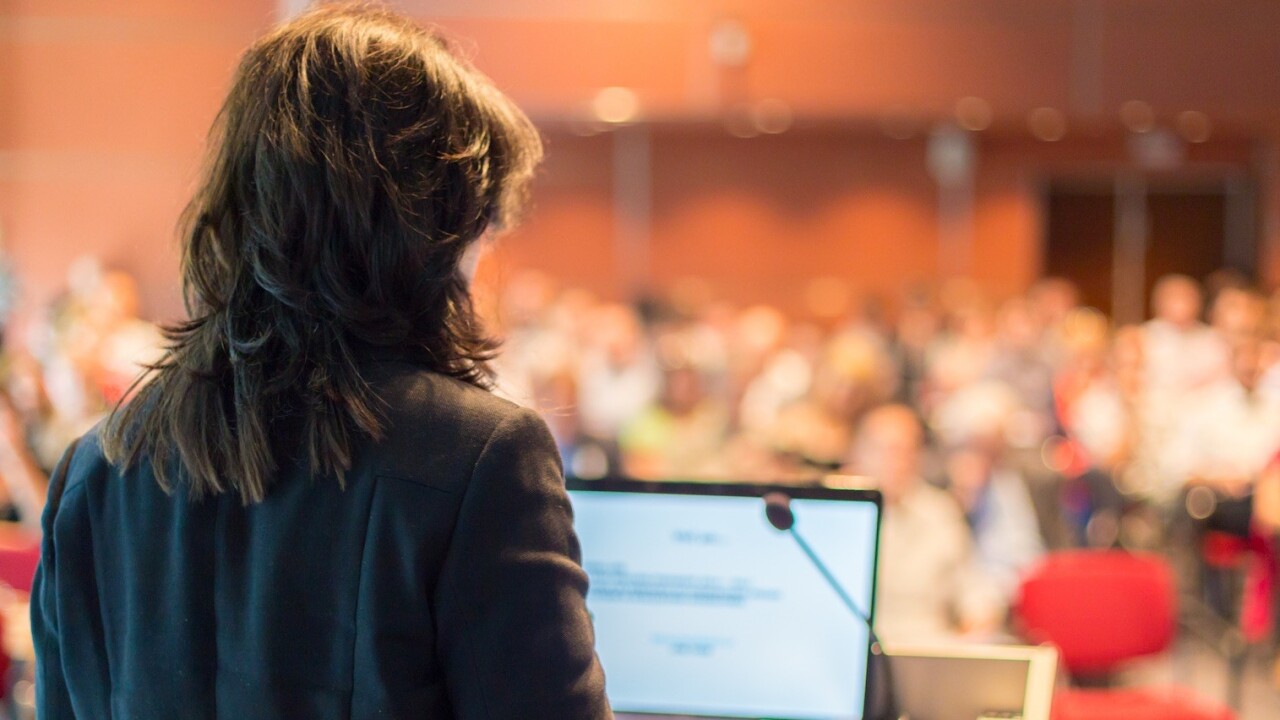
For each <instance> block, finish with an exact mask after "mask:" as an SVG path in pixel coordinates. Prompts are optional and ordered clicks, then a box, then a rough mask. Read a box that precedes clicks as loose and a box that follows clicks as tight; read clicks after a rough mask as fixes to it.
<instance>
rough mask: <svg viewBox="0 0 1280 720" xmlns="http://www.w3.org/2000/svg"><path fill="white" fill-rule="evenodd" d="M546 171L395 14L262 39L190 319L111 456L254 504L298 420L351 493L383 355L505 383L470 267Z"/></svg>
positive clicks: (207, 221) (216, 182) (531, 133)
mask: <svg viewBox="0 0 1280 720" xmlns="http://www.w3.org/2000/svg"><path fill="white" fill-rule="evenodd" d="M540 157H541V145H540V143H539V140H538V136H537V133H536V131H535V130H534V129H533V127H532V126H531V124H530V123H529V121H528V119H527V118H526V117H525V116H524V115H523V114H522V113H521V112H520V110H519V109H518V108H516V107H515V105H513V104H512V103H511V101H510V100H508V99H507V98H506V97H505V96H503V95H502V94H501V93H500V92H498V91H497V90H496V89H495V88H494V87H493V86H492V85H491V84H490V83H489V81H488V80H487V79H485V78H484V77H483V76H482V75H480V74H479V73H477V72H476V71H474V70H473V69H471V68H470V67H469V66H467V65H466V64H465V63H463V62H462V61H460V60H458V59H457V58H456V57H455V56H454V55H453V54H452V53H450V51H449V49H448V48H447V46H446V45H445V44H444V42H443V41H441V40H440V39H439V38H438V37H436V36H435V35H433V34H431V33H430V32H428V31H426V30H424V29H422V28H420V27H418V26H417V25H414V24H413V23H411V22H409V21H407V20H405V19H403V18H401V17H399V16H397V15H394V14H392V13H390V12H388V11H385V10H381V9H376V8H369V7H365V6H329V7H321V8H319V9H316V10H313V11H311V12H308V13H306V14H304V15H301V16H299V17H297V18H296V19H294V20H292V21H290V22H288V23H286V24H284V25H282V26H281V27H279V28H277V29H276V30H274V31H273V32H271V33H270V34H268V35H267V36H266V37H264V38H262V39H261V40H259V41H258V42H257V43H255V44H254V45H253V46H252V47H251V48H249V50H248V51H247V52H246V53H245V55H244V57H243V59H242V61H241V63H240V66H239V68H238V70H237V72H236V75H235V79H234V82H233V85H232V88H231V91H230V93H229V95H228V97H227V100H226V102H225V104H224V106H223V108H222V111H221V113H220V114H219V117H218V121H217V122H216V123H215V126H214V129H213V131H212V133H211V136H210V157H209V159H208V164H207V168H206V171H205V175H204V177H203V180H202V184H201V186H200V188H199V189H198V191H197V193H196V195H195V197H194V198H193V200H192V201H191V203H190V205H189V206H188V208H187V212H186V215H185V218H184V227H183V237H182V240H183V266H182V276H183V289H184V294H185V300H186V304H187V311H188V313H189V316H190V318H189V320H187V321H186V322H184V323H181V324H179V325H177V326H175V327H172V328H170V329H169V330H168V334H169V339H170V341H171V347H170V349H169V351H168V353H167V354H166V356H165V358H164V360H163V361H161V362H160V363H159V364H158V365H157V366H156V367H155V368H154V369H153V372H152V373H151V377H150V379H149V381H147V382H146V383H145V384H143V385H141V386H140V388H139V389H138V391H137V393H136V396H135V397H134V399H133V400H131V401H130V402H129V403H128V404H126V405H124V406H122V407H120V408H118V409H117V411H116V412H115V414H114V415H113V416H112V418H111V420H110V421H109V422H108V424H107V426H106V429H105V432H104V448H105V449H106V452H107V455H108V457H109V458H111V460H112V461H114V462H118V463H121V464H123V465H126V466H128V465H130V464H133V463H136V462H139V461H141V460H143V459H146V460H148V461H149V462H150V463H151V465H152V467H153V471H154V473H155V474H156V477H157V479H158V480H159V482H160V483H161V485H162V486H164V487H166V488H169V487H172V485H173V484H174V483H173V481H174V479H175V478H174V477H173V475H174V473H173V470H175V469H177V468H181V473H180V476H181V478H182V480H183V483H184V484H186V485H187V486H188V487H187V490H188V492H189V493H190V494H191V495H192V496H195V497H198V496H201V495H206V494H211V493H218V492H223V491H228V490H230V491H236V492H238V493H239V494H240V495H241V497H242V498H243V499H244V501H245V502H252V501H256V500H260V499H261V498H262V497H263V496H264V495H265V493H266V491H267V490H268V488H269V485H270V481H271V477H272V475H273V473H274V471H275V469H276V467H277V454H278V452H279V451H280V450H281V449H279V448H273V446H272V444H271V439H272V436H273V431H274V429H275V426H276V425H278V424H279V423H281V422H290V423H293V424H295V425H296V426H297V427H299V428H301V436H300V437H301V438H302V446H303V448H304V449H305V454H306V456H307V458H308V460H309V462H310V464H311V468H312V471H313V472H314V473H316V474H321V475H333V476H336V477H337V478H338V479H339V480H340V481H341V479H342V477H343V474H344V472H345V471H347V470H348V469H349V468H350V466H351V462H352V452H353V450H354V448H355V445H356V443H357V442H358V441H359V439H360V438H361V437H362V436H367V437H372V438H377V437H379V436H380V434H381V433H382V431H383V427H382V425H383V422H384V420H383V418H382V417H381V414H380V412H379V409H378V400H377V399H376V398H375V396H374V394H373V392H372V389H371V388H370V387H369V385H368V384H367V383H366V382H365V380H364V378H363V377H362V374H361V363H360V362H359V359H360V357H361V356H362V355H363V354H364V353H366V352H367V351H368V350H369V349H371V348H374V349H376V348H395V349H396V350H397V351H398V353H400V354H407V355H408V356H410V357H411V358H413V359H415V360H416V361H418V362H420V363H421V364H423V365H425V366H426V367H429V368H431V369H433V370H435V371H437V372H440V373H443V374H446V375H450V376H453V377H456V378H458V379H461V380H463V381H466V382H470V383H473V384H476V385H481V386H483V385H485V384H487V381H488V378H489V375H488V368H487V365H486V362H487V361H488V360H489V359H490V358H491V357H492V354H493V352H494V349H495V347H496V344H495V343H494V342H493V341H492V340H491V339H490V338H489V337H488V336H486V335H485V333H484V331H483V329H482V327H481V325H480V323H479V322H478V320H477V319H476V317H475V314H474V311H473V309H472V305H471V300H470V295H469V292H468V283H467V279H466V277H465V276H464V273H463V272H462V271H461V270H460V263H461V261H462V257H463V254H464V253H465V252H466V251H467V249H468V248H470V247H471V246H472V245H473V244H474V243H475V242H477V240H479V239H480V237H481V236H482V235H483V234H484V233H485V232H486V230H488V229H489V228H492V227H497V226H503V225H507V224H509V223H510V222H511V221H512V220H513V216H514V215H515V213H516V212H517V211H518V209H519V206H520V204H521V201H522V200H523V196H524V193H525V190H526V188H527V185H528V181H529V179H530V177H531V176H532V173H533V169H534V167H535V166H536V165H537V162H538V160H539V159H540Z"/></svg>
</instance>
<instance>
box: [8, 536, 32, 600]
mask: <svg viewBox="0 0 1280 720" xmlns="http://www.w3.org/2000/svg"><path fill="white" fill-rule="evenodd" d="M39 564H40V541H39V540H38V539H36V540H31V541H29V542H27V543H24V544H12V545H11V544H8V543H7V542H0V584H4V585H8V586H9V587H11V588H13V589H14V590H20V591H22V592H24V593H29V592H31V584H32V581H33V580H35V575H36V566H37V565H39Z"/></svg>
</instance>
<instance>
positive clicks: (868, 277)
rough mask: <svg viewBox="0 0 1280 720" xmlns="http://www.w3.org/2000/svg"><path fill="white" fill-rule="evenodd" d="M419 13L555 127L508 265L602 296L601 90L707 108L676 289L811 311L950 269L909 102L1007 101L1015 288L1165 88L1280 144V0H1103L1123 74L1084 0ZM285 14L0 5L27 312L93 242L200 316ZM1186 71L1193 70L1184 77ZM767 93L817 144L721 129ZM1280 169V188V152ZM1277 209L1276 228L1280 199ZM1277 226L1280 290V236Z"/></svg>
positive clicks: (685, 134) (4, 122)
mask: <svg viewBox="0 0 1280 720" xmlns="http://www.w3.org/2000/svg"><path fill="white" fill-rule="evenodd" d="M399 4H400V5H402V6H404V7H408V8H410V9H412V10H413V11H415V12H417V13H418V14H419V15H421V16H422V17H424V18H428V19H435V20H438V21H439V22H440V23H441V24H442V25H444V26H445V27H446V28H447V29H448V31H449V33H450V34H451V35H453V36H454V37H458V38H461V39H462V40H463V42H462V46H463V47H464V48H468V52H470V53H472V54H473V55H474V57H475V59H476V62H477V63H478V64H479V66H480V67H481V68H482V69H483V70H485V71H486V72H489V73H490V74H491V75H492V76H493V77H494V78H495V80H496V81H497V82H498V83H499V85H501V86H502V87H504V88H506V89H508V90H509V91H511V92H512V93H513V94H514V95H515V96H516V97H517V98H518V99H520V100H521V101H522V102H524V103H525V104H526V105H527V106H528V107H530V108H531V110H532V111H533V112H534V113H535V114H537V115H539V116H541V117H543V118H544V120H547V121H548V122H547V123H546V125H547V127H548V128H549V130H548V136H549V141H550V142H549V147H548V152H549V156H548V161H547V165H546V167H545V168H544V170H543V173H542V176H541V180H540V182H539V185H538V188H537V191H536V195H535V198H534V207H533V208H532V210H531V212H530V214H529V217H528V221H527V223H526V224H525V225H524V226H523V227H522V228H520V229H519V230H518V231H517V232H515V233H514V234H512V235H511V236H510V237H508V238H507V239H506V240H505V241H504V242H503V243H502V244H501V245H500V246H499V249H498V251H497V253H496V256H495V260H494V262H491V263H490V264H489V265H490V272H493V273H497V274H498V275H499V276H501V275H502V274H503V273H509V272H510V270H511V268H514V267H517V266H531V267H537V268H542V269H545V270H547V271H549V272H552V273H553V274H555V275H557V276H558V277H560V278H562V279H563V280H564V281H565V282H566V283H567V284H570V285H575V286H582V287H587V288H590V289H593V290H595V291H597V292H599V293H601V294H603V295H613V296H617V295H619V294H620V293H621V292H623V289H622V288H623V283H622V279H623V278H624V277H626V276H627V274H628V273H629V272H633V271H634V268H632V267H625V266H624V263H627V262H629V261H628V260H626V259H625V258H621V257H619V254H618V250H617V245H616V241H615V236H616V234H617V225H618V218H617V217H616V207H615V204H614V197H613V193H612V184H613V181H614V166H613V163H614V158H613V147H612V143H613V136H612V135H610V134H603V135H598V136H595V137H589V138H581V137H577V136H574V135H572V134H570V133H568V132H566V131H565V129H564V128H565V125H564V124H563V123H562V122H559V121H557V120H556V118H564V117H568V116H572V115H574V114H577V113H580V112H581V111H582V106H583V104H584V103H585V102H586V101H587V100H588V99H589V98H590V97H591V96H592V94H593V93H594V92H595V91H596V90H597V89H598V88H600V87H602V86H605V85H615V84H621V85H633V86H635V87H636V88H637V90H638V91H639V92H640V95H641V99H642V100H643V101H644V102H645V103H646V104H645V108H646V109H647V110H649V111H651V112H653V113H654V114H655V115H659V116H661V115H667V116H671V117H686V118H689V117H701V118H703V120H702V121H699V122H696V123H692V124H687V123H686V124H680V123H671V122H666V123H661V124H658V125H656V126H654V128H653V129H652V170H653V195H652V210H653V215H652V220H651V226H650V231H651V237H652V244H651V248H650V256H649V262H648V266H649V267H648V270H649V272H650V274H651V277H652V279H653V283H654V284H655V285H656V286H658V287H664V286H668V285H670V284H672V283H674V282H676V281H677V280H679V279H680V278H682V277H686V276H702V277H704V278H706V279H708V280H709V281H710V282H711V283H712V285H713V286H714V287H715V288H716V289H717V290H718V291H719V292H720V293H721V294H723V295H724V296H727V297H729V298H731V299H735V300H739V301H742V302H747V301H752V300H768V301H773V302H778V303H779V304H782V305H784V306H786V307H789V308H793V309H794V308H797V307H798V306H799V302H800V300H799V290H800V285H801V284H802V283H803V282H805V281H806V280H808V279H809V278H811V277H816V276H838V277H843V278H846V279H848V280H850V281H851V282H853V283H854V284H856V285H857V286H858V287H859V288H861V289H863V290H866V291H871V292H877V293H887V294H893V293H896V292H897V291H898V290H899V289H900V288H901V286H903V285H904V284H906V283H909V282H913V281H916V280H919V279H925V278H930V277H932V276H933V275H934V274H936V272H937V268H938V264H939V256H938V240H937V201H938V200H937V192H936V189H935V187H934V185H933V183H932V181H931V180H930V178H929V176H928V174H927V173H926V170H925V160H924V157H925V150H924V141H923V140H922V139H920V138H916V139H914V140H908V141H892V140H889V139H887V138H885V137H883V136H882V135H881V134H880V133H879V131H878V129H877V126H876V124H875V122H874V118H875V115H876V113H879V112H883V111H885V110H887V109H888V108H889V107H891V106H894V105H899V104H905V105H909V106H911V107H914V108H916V109H918V110H920V111H922V112H929V113H935V114H936V113H946V112H949V110H950V108H951V107H952V105H953V104H954V102H955V99H956V98H957V97H959V96H962V95H968V94H979V95H982V96H984V97H986V98H987V99H989V100H990V101H991V103H992V106H993V108H994V109H995V111H996V126H997V128H996V130H995V131H992V132H989V133H986V134H984V135H983V136H982V137H981V139H980V141H979V142H980V155H979V168H980V170H979V175H978V178H977V194H976V197H975V205H974V223H975V224H974V252H975V255H974V270H973V272H974V275H976V276H977V277H978V278H979V279H981V280H982V281H984V282H985V283H986V284H988V285H989V286H991V287H992V288H993V289H994V290H996V291H997V292H999V293H1005V292H1011V291H1013V290H1016V289H1017V288H1019V287H1021V286H1023V285H1025V284H1026V283H1027V282H1029V281H1030V280H1031V279H1032V278H1033V277H1034V276H1035V274H1036V272H1037V271H1038V268H1039V241H1040V238H1039V233H1040V230H1039V224H1040V219H1039V208H1038V204H1037V188H1038V182H1039V180H1040V179H1041V178H1042V177H1043V176H1044V175H1045V174H1046V173H1050V172H1056V171H1059V170H1061V169H1063V168H1072V167H1075V166H1076V165H1085V166H1087V167H1090V168H1093V169H1094V170H1096V169H1097V168H1098V167H1103V166H1106V165H1107V164H1108V163H1111V164H1113V165H1114V164H1115V163H1116V162H1118V158H1122V156H1123V146H1122V145H1120V144H1119V143H1118V142H1117V141H1116V140H1115V138H1114V135H1115V131H1116V127H1117V126H1118V122H1117V121H1116V120H1115V118H1114V110H1115V106H1116V105H1117V104H1118V103H1119V102H1121V101H1122V100H1124V99H1129V98H1131V97H1145V98H1147V99H1149V100H1151V102H1152V103H1153V104H1154V105H1155V106H1156V110H1157V112H1158V114H1160V115H1161V117H1162V119H1163V120H1164V121H1167V120H1168V118H1169V117H1170V113H1173V112H1176V111H1177V110H1181V109H1184V108H1187V107H1198V108H1201V109H1204V110H1205V111H1206V112H1209V113H1210V114H1211V115H1212V116H1213V117H1214V119H1215V123H1216V124H1217V127H1218V134H1219V136H1223V135H1231V134H1232V133H1234V136H1235V137H1246V138H1250V137H1259V136H1262V135H1264V134H1266V133H1267V132H1269V131H1267V130H1265V128H1267V127H1269V126H1268V123H1270V122H1272V121H1273V120H1275V116H1276V115H1277V110H1280V94H1278V93H1280V80H1277V81H1276V82H1271V81H1270V80H1269V79H1268V78H1271V76H1273V75H1275V74H1276V73H1277V72H1280V70H1278V69H1280V34H1277V33H1274V32H1272V31H1271V28H1273V27H1274V26H1275V23H1273V22H1270V21H1269V19H1274V20H1276V21H1277V22H1280V6H1276V5H1275V4H1274V3H1269V2H1262V0H1242V2H1241V3H1238V4H1232V5H1231V6H1230V7H1229V8H1228V7H1227V6H1219V5H1216V4H1215V5H1214V8H1215V9H1214V12H1213V13H1212V15H1211V17H1207V18H1206V17H1203V14H1204V13H1203V10H1204V8H1205V7H1207V6H1208V5H1207V4H1206V3H1204V2H1196V1H1195V0H1169V2H1165V3H1160V4H1158V12H1157V9H1156V6H1155V5H1153V6H1152V7H1151V8H1147V7H1146V6H1145V5H1141V6H1139V5H1136V4H1132V3H1100V4H1099V5H1098V7H1101V8H1103V10H1104V12H1103V13H1102V16H1101V18H1100V20H1098V22H1100V23H1101V25H1100V27H1102V28H1103V30H1104V32H1103V33H1102V38H1103V40H1104V42H1103V43H1102V45H1101V46H1100V47H1099V48H1098V49H1097V52H1098V55H1097V57H1096V58H1095V59H1096V60H1099V61H1100V62H1101V64H1100V65H1098V64H1090V63H1089V62H1084V63H1083V65H1082V64H1080V60H1079V58H1080V57H1082V55H1081V53H1083V56H1089V51H1082V50H1081V49H1080V47H1081V45H1080V44H1079V43H1078V42H1077V41H1076V39H1073V38H1074V36H1073V35H1072V34H1071V33H1072V31H1071V27H1072V24H1071V22H1067V21H1069V20H1070V19H1071V15H1070V12H1069V8H1070V7H1072V6H1073V4H1072V3H1067V2H1065V1H1063V0H1046V2H1044V3H1032V4H1027V3H1010V2H1004V1H1001V0H978V1H976V2H973V3H966V4H965V8H966V9H963V10H961V9H958V7H957V6H956V5H954V4H952V3H948V2H945V1H944V0H857V1H856V2H855V1H854V0H849V1H848V2H845V1H844V0H795V2H793V3H787V4H784V5H780V4H778V3H776V2H765V1H764V0H719V1H717V2H708V3H705V4H702V5H699V8H700V9H699V10H698V12H697V13H693V14H690V11H689V4H688V3H687V2H685V1H684V0H643V1H642V0H634V1H633V2H620V3H607V4H601V3H598V2H595V1H594V0H540V2H538V3H527V2H517V1H516V0H465V1H464V0H432V2H426V0H403V1H402V2H401V3H399ZM276 6H277V2H276V1H275V0H219V1H218V2H212V1H209V2H194V1H193V2H173V1H172V0H115V1H113V2H110V3H104V2H101V1H100V0H0V228H3V230H4V232H5V234H6V243H7V245H8V247H9V249H10V252H11V253H12V255H13V256H14V259H15V260H16V261H17V263H18V267H19V271H20V273H21V274H22V281H23V283H24V286H25V290H26V291H27V295H28V297H29V299H31V300H32V301H35V302H40V301H43V300H45V299H47V298H49V297H50V296H52V295H53V294H55V293H56V292H58V291H59V290H60V288H61V287H62V285H63V277H64V274H65V270H66V267H67V265H68V263H69V262H70V261H71V260H72V259H73V258H75V257H76V256H78V255H80V254H96V255H99V256H101V257H103V258H104V260H105V261H106V262H107V263H108V264H111V265H114V266H118V267H122V268H124V269H127V270H130V271H133V272H134V273H136V274H137V275H138V277H139V278H140V279H141V281H142V291H143V300H144V303H145V308H146V309H147V310H148V312H149V313H150V314H151V315H153V316H158V317H173V316H175V315H177V314H178V313H179V312H180V307H179V301H178V288H177V278H176V265H177V258H176V253H175V252H174V234H173V229H174V223H175V221H176V219H177V215H178V213H179V211H180V209H181V207H182V205H183V203H184V202H185V200H186V198H187V197H188V195H189V193H190V190H191V183H192V180H193V178H194V174H195V169H196V167H197V163H198V160H199V154H200V148H201V145H202V141H203V137H204V133H205V131H206V129H207V127H208V125H209V123H210V122H211V120H212V119H213V116H214V114H215V112H216V110H217V107H218V104H219V102H220V100H221V97H222V95H223V93H224V91H225V89H226V87H227V83H228V80H229V78H230V74H231V71H232V68H233V66H234V63H235V60H236V58H237V56H238V55H239V53H240V52H241V50H242V49H243V47H244V46H245V45H247V44H248V43H249V42H250V41H251V39H252V38H253V37H255V36H256V35H257V34H258V33H260V32H261V31H262V30H263V29H264V28H265V27H267V26H268V25H269V24H270V22H271V21H272V20H273V18H274V17H275V11H276ZM784 7H785V9H783V8H784ZM724 16H733V17H737V18H739V19H741V20H742V21H743V23H744V24H745V25H746V26H747V27H748V29H749V30H750V31H751V33H752V37H753V40H754V42H755V50H754V53H753V59H752V60H751V62H750V63H749V64H748V66H747V67H746V68H745V69H742V70H740V71H721V70H716V69H715V68H714V67H712V66H711V65H710V63H709V60H708V58H707V55H706V42H707V31H708V28H709V27H710V24H711V23H712V21H713V20H715V19H716V18H718V17H724ZM1064 23H1065V24H1064ZM1086 46H1087V44H1086ZM1086 50H1087V47H1086ZM1087 59H1088V57H1086V60H1087ZM1166 60H1167V61H1169V62H1173V63H1175V64H1174V65H1169V66H1168V67H1176V68H1178V71H1177V72H1166V71H1164V70H1161V68H1162V67H1166V65H1164V64H1163V63H1165V61H1166ZM1273 60H1274V62H1273ZM1246 79H1247V80H1248V81H1246ZM1272 79H1274V78H1272ZM1091 93H1092V94H1093V95H1095V96H1096V99H1097V100H1098V102H1099V103H1100V105H1099V107H1098V108H1097V111H1098V112H1100V113H1102V114H1103V115H1104V116H1105V117H1103V118H1102V119H1101V120H1097V119H1095V120H1094V121H1093V122H1094V123H1095V124H1098V123H1101V124H1102V125H1104V126H1106V127H1103V128H1102V131H1103V138H1102V139H1096V138H1091V137H1089V136H1088V134H1087V132H1085V131H1082V130H1081V128H1080V127H1079V126H1078V125H1077V124H1076V123H1075V118H1074V116H1073V118H1072V121H1073V125H1072V128H1071V132H1072V134H1071V135H1070V136H1069V137H1070V140H1069V141H1068V142H1065V143H1060V144H1058V145H1046V144H1043V143H1038V142H1035V141H1031V140H1030V139H1028V138H1027V136H1026V130H1025V128H1024V127H1023V125H1022V121H1021V117H1022V116H1021V113H1023V112H1025V111H1026V109H1027V108H1029V107H1033V106H1035V105H1038V104H1053V105H1060V106H1063V107H1064V108H1065V109H1068V110H1069V109H1070V108H1069V107H1067V106H1068V105H1071V104H1072V103H1075V104H1076V105H1081V103H1083V105H1081V107H1084V106H1086V105H1088V103H1084V102H1083V101H1082V100H1080V97H1081V96H1084V97H1085V99H1088V96H1090V94H1091ZM760 97H780V98H782V99H785V100H787V101H788V102H790V103H791V104H792V106H793V107H794V108H795V110H796V112H797V123H796V129H795V130H793V131H792V132H790V133H787V134H785V135H783V136H780V137H759V138H754V139H751V140H740V139H736V138H732V137H729V136H728V135H727V134H725V133H724V132H723V131H722V130H720V129H719V126H718V124H717V122H716V121H715V120H714V115H715V112H716V111H717V109H718V108H720V107H721V106H722V105H723V104H724V103H731V102H736V101H737V100H738V99H746V98H760ZM1087 110H1088V108H1087V107H1085V109H1084V110H1082V112H1084V111H1087ZM1085 114H1088V113H1087V112H1086V113H1085ZM1108 133H1110V134H1108ZM1107 138H1111V139H1107ZM1237 144H1239V143H1237ZM1243 146H1244V150H1239V148H1235V147H1234V146H1233V148H1232V149H1230V151H1229V152H1228V153H1227V154H1228V155H1230V158H1228V159H1229V161H1230V162H1232V163H1237V164H1239V163H1241V162H1243V163H1246V164H1247V163H1248V162H1249V161H1250V157H1251V152H1252V151H1251V150H1250V149H1249V148H1250V146H1249V143H1248V142H1245V143H1244V144H1243ZM1193 150H1194V152H1195V153H1198V154H1204V153H1210V154H1212V152H1216V151H1215V150H1213V149H1212V148H1194V149H1193ZM1269 157H1272V160H1270V161H1268V162H1269V163H1270V164H1268V165H1266V167H1267V168H1271V169H1270V170H1269V171H1268V172H1269V173H1270V177H1280V171H1277V168H1276V166H1277V162H1278V161H1277V160H1276V157H1280V155H1277V154H1276V153H1273V154H1272V156H1269ZM1241 158H1243V160H1242V159H1241ZM1262 174H1263V175H1266V174H1267V173H1262ZM1265 197H1266V200H1267V202H1266V206H1267V207H1268V208H1270V209H1271V214H1272V217H1273V218H1277V217H1280V183H1276V182H1272V183H1271V184H1270V185H1268V186H1267V188H1266V196H1265ZM1263 232H1264V235H1265V236H1266V237H1267V238H1268V239H1269V240H1268V245H1267V246H1266V254H1265V260H1266V263H1267V265H1266V267H1267V268H1269V271H1270V278H1271V279H1273V280H1274V279H1277V278H1280V222H1277V221H1271V222H1268V223H1264V225H1263Z"/></svg>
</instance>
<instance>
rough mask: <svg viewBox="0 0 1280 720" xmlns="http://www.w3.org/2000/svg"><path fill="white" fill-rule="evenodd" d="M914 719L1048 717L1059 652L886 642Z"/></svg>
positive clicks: (901, 698)
mask: <svg viewBox="0 0 1280 720" xmlns="http://www.w3.org/2000/svg"><path fill="white" fill-rule="evenodd" d="M885 651H886V652H887V654H888V655H889V659H890V660H891V662H892V663H893V680H894V686H895V687H896V689H897V697H898V706H899V709H900V710H902V711H903V713H904V714H906V716H907V717H910V718H911V720H974V719H975V718H993V719H994V718H1002V719H1004V718H1010V719H1013V718H1016V719H1017V720H1049V716H1050V706H1051V705H1052V704H1053V692H1054V686H1055V684H1056V682H1057V678H1058V651H1057V650H1056V649H1055V648H1053V647H1049V646H1039V647H1032V646H1022V645H960V644H954V645H892V644H890V645H886V647H885Z"/></svg>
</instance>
